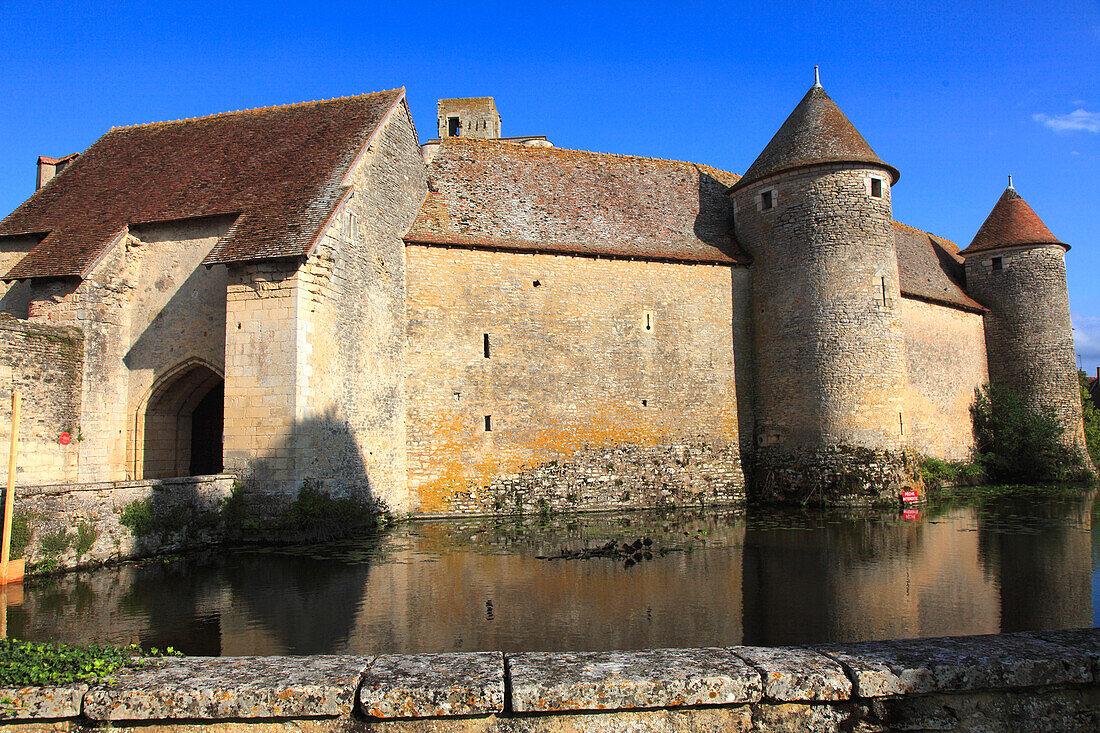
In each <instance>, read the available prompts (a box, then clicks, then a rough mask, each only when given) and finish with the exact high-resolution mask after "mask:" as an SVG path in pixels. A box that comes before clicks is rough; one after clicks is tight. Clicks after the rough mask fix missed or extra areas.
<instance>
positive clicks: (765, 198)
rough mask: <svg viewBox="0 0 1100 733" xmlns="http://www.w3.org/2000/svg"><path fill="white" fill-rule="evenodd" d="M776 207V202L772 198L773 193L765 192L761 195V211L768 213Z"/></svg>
mask: <svg viewBox="0 0 1100 733" xmlns="http://www.w3.org/2000/svg"><path fill="white" fill-rule="evenodd" d="M774 205H775V201H774V199H773V197H772V192H771V191H763V192H761V194H760V210H761V211H767V210H768V209H770V208H771V207H772V206H774Z"/></svg>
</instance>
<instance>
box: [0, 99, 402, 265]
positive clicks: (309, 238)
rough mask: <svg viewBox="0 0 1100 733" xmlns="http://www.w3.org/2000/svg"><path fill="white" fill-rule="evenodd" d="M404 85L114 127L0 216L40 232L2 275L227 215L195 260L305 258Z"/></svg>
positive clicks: (7, 223)
mask: <svg viewBox="0 0 1100 733" xmlns="http://www.w3.org/2000/svg"><path fill="white" fill-rule="evenodd" d="M404 93H405V91H404V89H397V90H393V91H388V92H377V93H374V94H364V95H361V96H357V97H343V98H340V99H332V100H328V101H319V102H306V103H302V104H293V105H288V106H283V107H266V108H262V109H253V110H245V111H241V112H227V113H224V114H218V115H213V116H210V117H200V118H196V119H189V120H179V121H175V122H158V123H153V124H148V125H137V126H133V127H122V128H114V129H112V130H110V131H109V132H108V133H107V134H105V135H104V136H103V137H101V138H99V140H97V141H96V142H95V143H93V144H92V146H91V147H89V148H88V149H87V150H85V151H84V152H83V153H81V154H80V155H79V157H77V158H76V159H75V160H74V161H73V162H72V163H70V164H69V165H68V167H66V168H65V170H64V171H63V172H62V173H60V174H58V175H57V176H55V177H54V178H53V179H51V180H50V182H49V183H47V184H46V185H45V186H43V187H42V188H41V189H40V190H39V191H37V192H35V194H34V195H33V196H31V197H30V198H29V199H27V201H26V202H24V203H23V205H22V206H20V207H19V208H18V209H16V210H15V211H14V212H12V213H11V214H10V215H9V216H8V217H7V218H5V219H4V220H3V221H2V222H0V237H3V236H20V235H37V236H41V237H43V238H42V240H41V241H40V242H39V243H38V245H37V246H36V247H35V248H34V249H32V250H31V251H30V252H29V253H28V254H27V256H26V257H24V258H23V259H22V260H20V261H19V262H18V263H17V264H16V265H15V267H13V268H12V270H11V271H10V272H9V273H7V275H6V276H5V277H6V278H7V279H21V278H39V277H84V276H85V275H86V274H87V273H88V270H89V269H90V268H91V267H92V266H93V265H94V264H95V262H97V261H98V259H99V257H100V256H101V255H102V254H103V252H104V251H105V250H106V249H107V248H108V247H109V246H110V245H111V244H112V243H113V242H115V241H117V240H118V238H119V236H120V235H121V234H122V233H123V232H124V231H125V230H126V228H127V227H128V226H130V225H132V224H141V223H149V222H154V221H174V220H179V219H191V218H197V217H205V216H213V215H226V214H228V215H235V216H236V220H235V222H234V223H233V225H232V227H231V228H230V230H229V232H228V233H227V234H226V235H225V236H224V237H223V238H222V239H221V240H220V241H219V242H218V243H217V245H215V247H214V249H213V251H211V252H210V254H209V255H208V256H207V258H206V260H205V263H206V264H208V265H210V264H219V263H230V262H242V261H248V260H257V259H279V258H286V257H302V256H305V255H306V254H308V252H309V250H310V248H311V247H312V246H313V243H314V242H315V241H316V239H317V237H318V236H319V234H320V231H321V228H322V226H323V225H324V224H325V222H326V221H327V220H328V218H329V217H330V216H331V214H332V213H333V211H334V209H335V208H336V207H337V206H338V205H339V204H340V203H341V202H342V201H343V199H344V196H345V195H346V193H347V189H346V188H344V187H343V186H342V181H343V178H344V176H345V174H346V173H347V172H348V170H349V168H350V167H351V165H352V163H353V162H354V161H355V159H356V156H357V155H358V154H359V152H360V151H361V149H362V148H363V147H364V146H365V145H366V144H367V142H368V141H369V140H370V138H371V137H372V135H373V134H374V133H375V131H376V130H377V129H378V127H379V125H380V123H381V122H382V120H383V119H384V118H385V117H386V115H387V114H388V113H389V112H390V110H392V109H393V108H394V107H395V106H396V105H397V104H398V103H399V102H400V101H401V100H402V99H404Z"/></svg>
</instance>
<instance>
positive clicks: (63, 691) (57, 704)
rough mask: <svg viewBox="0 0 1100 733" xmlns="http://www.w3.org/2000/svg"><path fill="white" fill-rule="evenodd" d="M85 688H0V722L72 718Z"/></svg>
mask: <svg viewBox="0 0 1100 733" xmlns="http://www.w3.org/2000/svg"><path fill="white" fill-rule="evenodd" d="M87 691H88V685H84V684H76V685H62V686H59V687H0V720H26V719H29V718H34V719H49V718H75V717H77V716H78V715H80V702H81V700H83V699H84V693H85V692H87Z"/></svg>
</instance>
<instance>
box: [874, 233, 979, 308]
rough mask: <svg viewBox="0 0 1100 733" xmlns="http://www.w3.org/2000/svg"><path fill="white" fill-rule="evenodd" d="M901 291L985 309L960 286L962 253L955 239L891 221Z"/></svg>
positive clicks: (962, 276) (956, 305)
mask: <svg viewBox="0 0 1100 733" xmlns="http://www.w3.org/2000/svg"><path fill="white" fill-rule="evenodd" d="M894 243H895V245H896V247H897V254H898V276H899V278H900V279H901V283H900V285H901V294H902V295H906V296H909V297H911V298H917V299H919V300H926V301H930V302H933V303H940V304H943V305H950V306H953V307H956V308H961V309H963V310H969V311H974V312H976V313H982V312H984V311H985V310H986V309H985V308H984V307H983V306H982V305H981V304H979V303H978V302H977V301H975V300H974V299H972V298H971V297H970V296H969V295H967V294H966V293H965V292H964V290H963V283H964V282H965V275H964V273H963V264H962V257H960V256H959V248H958V246H956V245H955V243H954V242H952V241H950V240H947V239H942V238H940V237H937V236H935V235H932V234H929V233H927V232H922V231H921V230H920V229H914V228H913V227H911V226H907V225H905V224H902V223H900V222H894Z"/></svg>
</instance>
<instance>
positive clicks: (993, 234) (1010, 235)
mask: <svg viewBox="0 0 1100 733" xmlns="http://www.w3.org/2000/svg"><path fill="white" fill-rule="evenodd" d="M1029 244H1036V245H1044V244H1058V245H1061V246H1063V247H1065V248H1066V249H1067V250H1068V249H1069V245H1068V244H1064V243H1062V242H1059V241H1058V238H1057V237H1055V236H1054V235H1053V234H1051V233H1050V230H1049V229H1047V225H1046V224H1044V223H1043V222H1042V220H1041V219H1040V218H1039V217H1038V215H1036V213H1035V212H1034V211H1032V209H1031V207H1030V206H1028V205H1027V202H1026V201H1024V200H1023V199H1022V198H1020V194H1018V193H1016V189H1014V188H1012V187H1011V186H1009V187H1008V188H1006V189H1005V192H1004V193H1002V194H1001V198H1000V199H998V200H997V205H996V206H994V207H993V211H991V212H989V216H988V217H986V220H985V223H984V224H982V226H981V229H979V230H978V233H977V234H975V235H974V241H972V242H971V243H970V246H969V247H967V248H966V249H964V250H963V251H962V254H963V256H964V257H965V256H967V255H970V254H974V253H975V252H987V251H989V250H993V249H1000V248H1002V247H1019V246H1021V245H1029Z"/></svg>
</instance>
